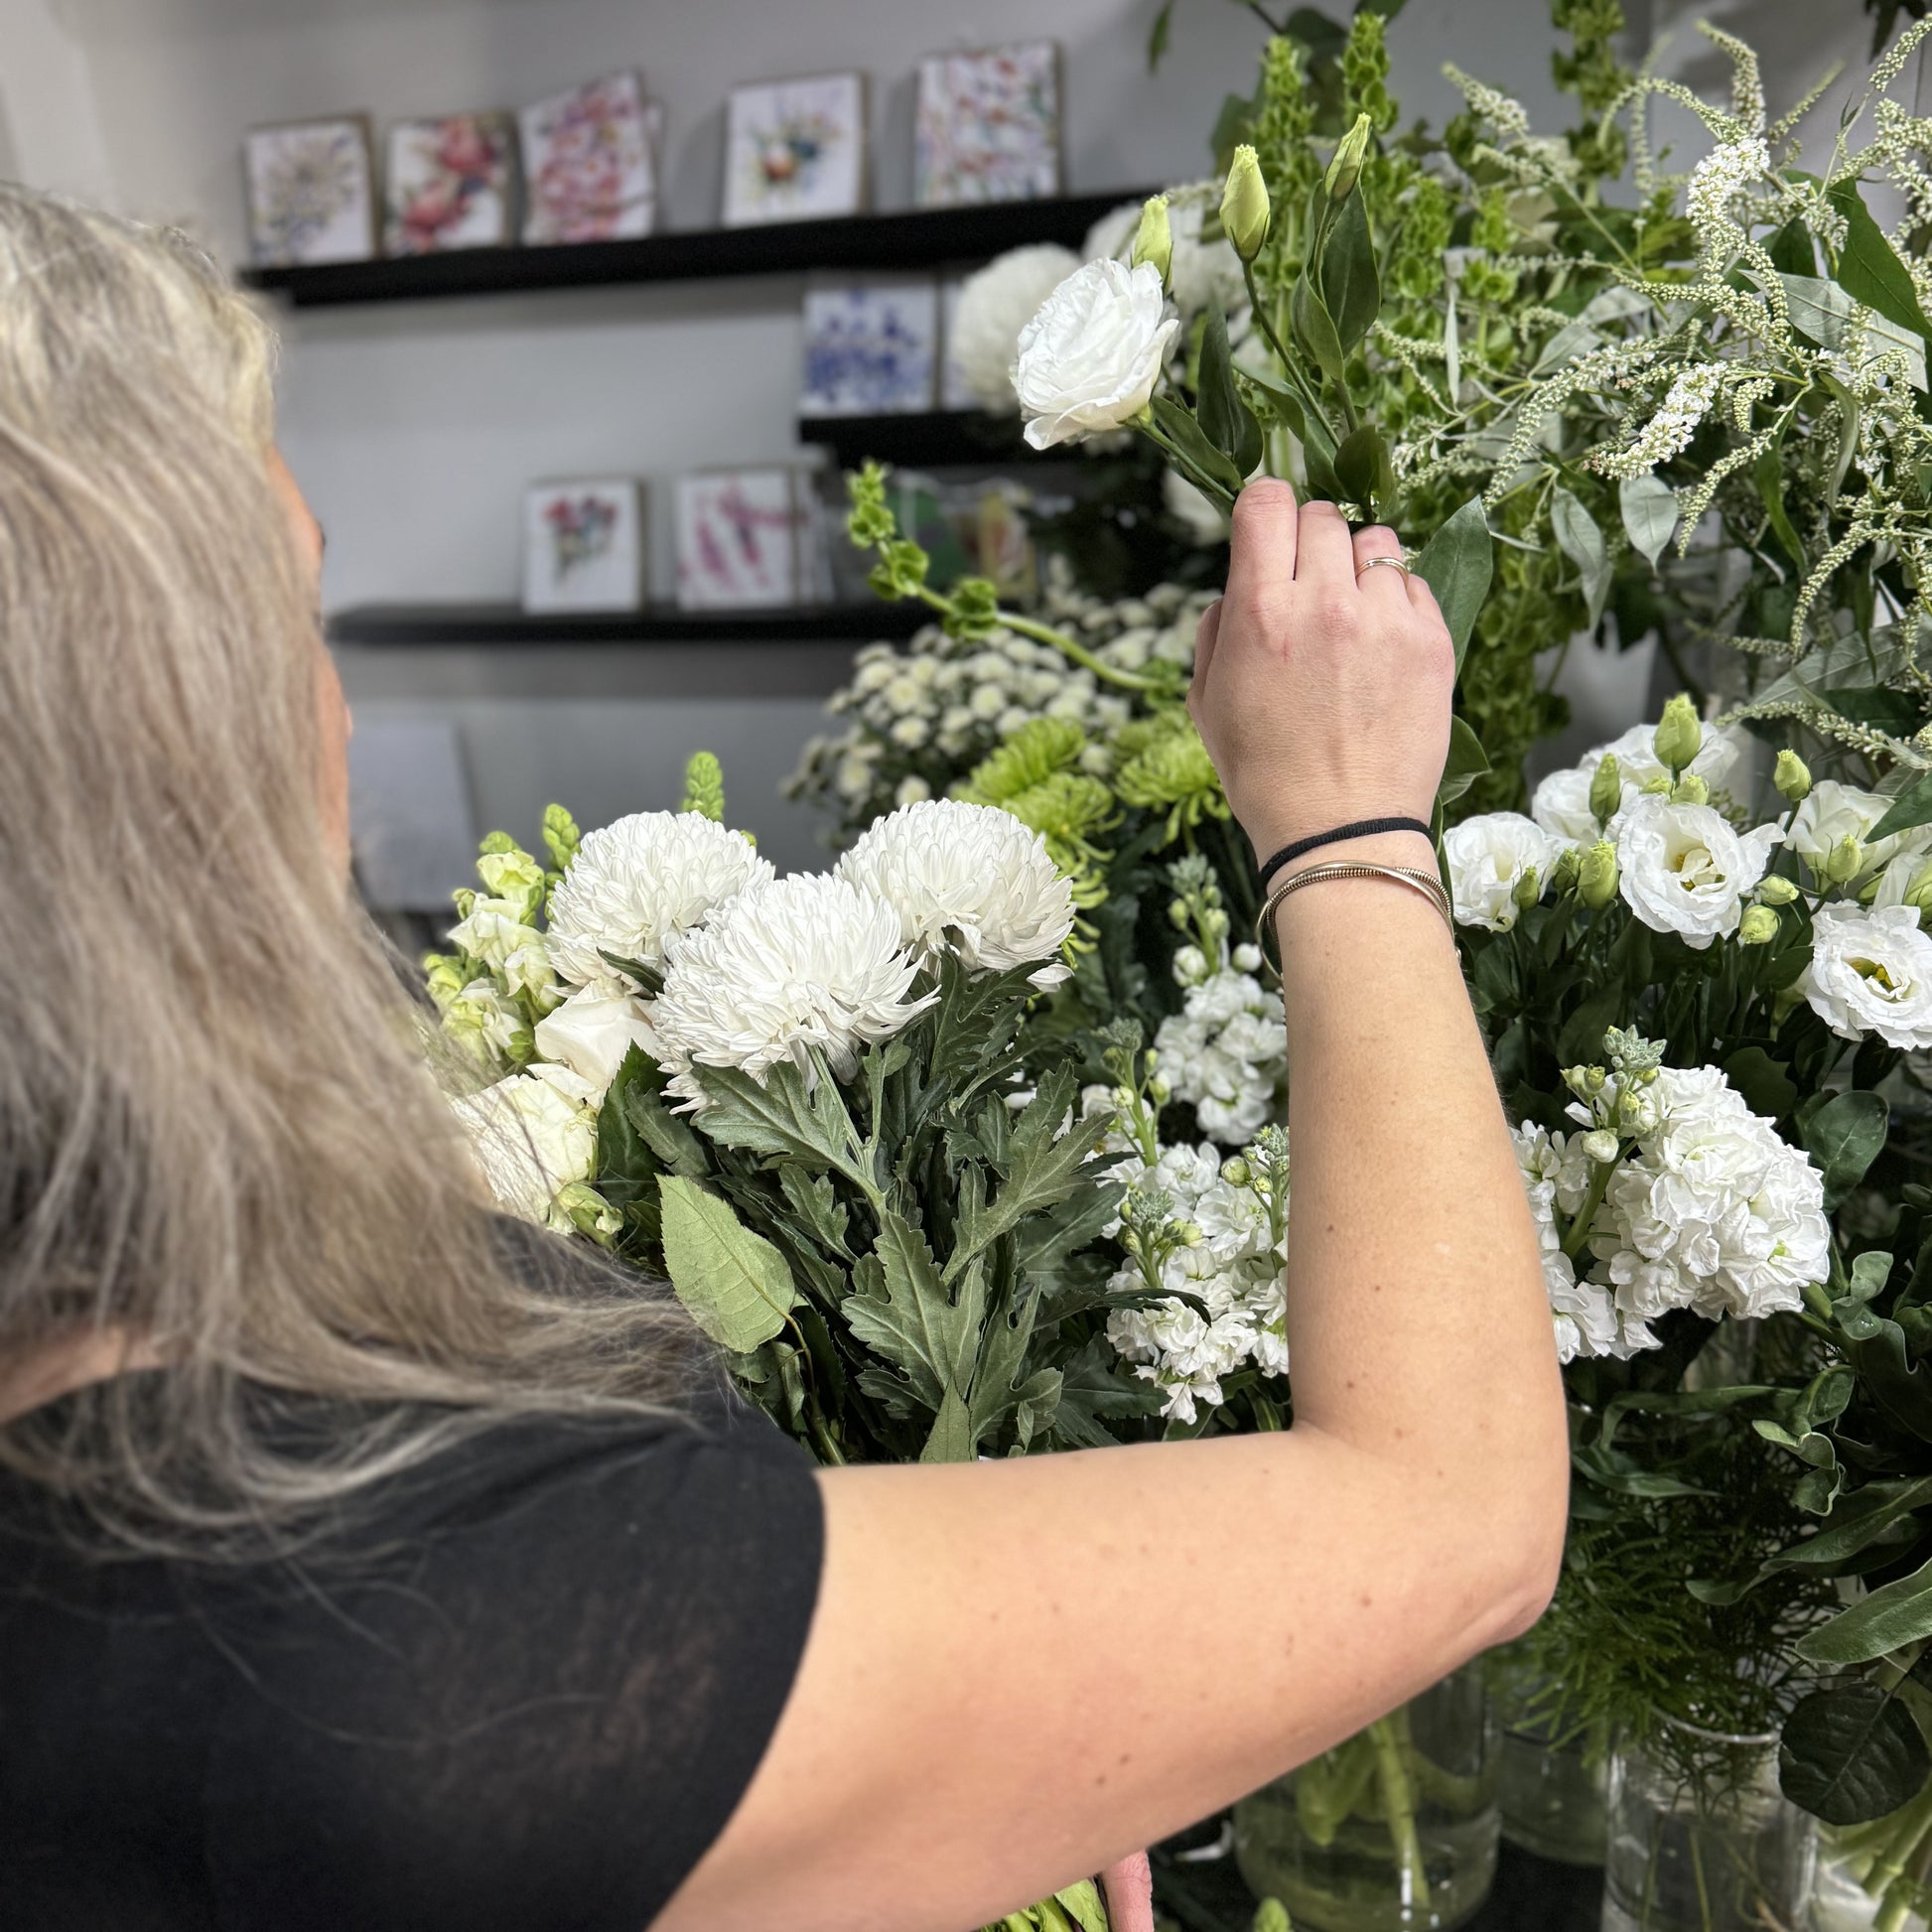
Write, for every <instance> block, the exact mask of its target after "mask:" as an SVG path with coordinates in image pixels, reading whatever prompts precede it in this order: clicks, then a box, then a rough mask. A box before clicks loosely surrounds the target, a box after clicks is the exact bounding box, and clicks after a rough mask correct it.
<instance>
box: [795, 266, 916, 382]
mask: <svg viewBox="0 0 1932 1932" xmlns="http://www.w3.org/2000/svg"><path fill="white" fill-rule="evenodd" d="M938 361H939V291H938V289H937V287H936V286H935V285H934V284H933V283H931V282H929V281H912V280H905V279H898V280H878V281H869V282H858V283H852V284H848V285H845V286H840V287H827V288H814V289H809V290H807V292H806V295H805V353H804V374H803V381H802V384H801V392H800V395H799V398H798V413H799V415H801V416H890V415H898V414H903V413H906V412H908V411H918V410H925V409H930V408H931V407H932V399H933V395H934V392H935V387H936V383H937V370H938Z"/></svg>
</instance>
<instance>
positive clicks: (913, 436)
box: [798, 409, 1070, 470]
mask: <svg viewBox="0 0 1932 1932" xmlns="http://www.w3.org/2000/svg"><path fill="white" fill-rule="evenodd" d="M798 440H799V442H801V443H817V444H821V445H822V446H823V447H825V448H826V449H829V450H830V451H831V452H832V461H833V462H834V463H835V464H836V465H837V466H838V467H839V468H840V469H841V470H856V469H858V467H859V466H860V464H862V463H864V462H865V461H866V460H867V458H869V457H870V458H873V459H875V460H876V461H878V462H880V463H903V464H907V465H915V466H918V467H920V468H930V467H932V466H934V465H937V464H969V463H987V464H1000V465H1006V464H1010V463H1037V462H1039V461H1040V460H1041V458H1042V457H1050V456H1054V455H1057V456H1059V457H1060V458H1061V459H1062V460H1064V459H1065V458H1066V457H1067V456H1068V455H1069V454H1070V453H1069V452H1068V451H1065V450H1060V451H1041V450H1035V449H1034V448H1033V447H1032V445H1031V444H1029V443H1028V442H1027V440H1026V438H1025V437H1023V436H1022V435H1021V434H1020V418H1019V417H1018V416H989V415H988V414H987V413H986V412H985V411H984V410H981V409H935V410H929V411H926V412H924V413H923V414H914V413H910V412H908V413H905V414H901V415H897V416H801V417H799V419H798Z"/></svg>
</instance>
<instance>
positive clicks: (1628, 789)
mask: <svg viewBox="0 0 1932 1932" xmlns="http://www.w3.org/2000/svg"><path fill="white" fill-rule="evenodd" d="M1656 740H1657V727H1656V726H1655V725H1632V726H1631V727H1630V729H1629V730H1628V731H1627V732H1625V733H1623V734H1622V736H1621V737H1619V738H1613V739H1611V740H1610V742H1609V743H1608V744H1607V745H1599V746H1597V748H1596V749H1595V750H1594V751H1593V752H1591V753H1590V754H1589V755H1588V757H1587V758H1585V759H1581V760H1579V762H1578V766H1577V768H1578V769H1579V770H1580V771H1582V772H1585V773H1586V774H1587V776H1594V775H1595V771H1596V767H1597V765H1598V764H1600V763H1601V762H1602V760H1603V755H1604V753H1606V752H1610V753H1614V754H1615V757H1616V766H1617V770H1618V771H1619V772H1621V774H1622V776H1623V803H1624V804H1625V805H1626V806H1628V805H1630V804H1632V803H1634V802H1635V800H1636V798H1637V796H1638V794H1639V793H1641V792H1642V791H1643V788H1644V787H1645V786H1646V785H1651V784H1656V783H1658V782H1659V781H1660V780H1668V779H1669V777H1670V773H1669V771H1667V770H1666V769H1665V768H1664V766H1663V764H1662V763H1661V762H1660V761H1659V759H1658V757H1657V744H1656ZM1750 749H1751V745H1750V740H1749V739H1748V738H1747V737H1746V736H1745V735H1744V733H1743V732H1741V731H1739V730H1738V729H1737V728H1736V727H1734V726H1730V725H1724V726H1717V725H1706V726H1705V728H1704V739H1703V742H1702V743H1701V744H1700V745H1699V746H1698V753H1697V757H1696V758H1694V759H1692V760H1691V761H1690V763H1689V764H1688V765H1686V766H1685V770H1686V771H1688V772H1691V773H1694V774H1695V775H1696V776H1698V777H1700V778H1702V779H1703V780H1704V782H1705V783H1706V784H1708V785H1709V786H1710V787H1711V789H1712V790H1713V791H1714V792H1719V791H1725V790H1728V789H1729V787H1730V780H1731V778H1732V777H1733V776H1734V775H1735V773H1736V770H1737V767H1738V765H1739V763H1740V762H1742V760H1743V759H1745V758H1746V756H1747V755H1748V754H1749V752H1750Z"/></svg>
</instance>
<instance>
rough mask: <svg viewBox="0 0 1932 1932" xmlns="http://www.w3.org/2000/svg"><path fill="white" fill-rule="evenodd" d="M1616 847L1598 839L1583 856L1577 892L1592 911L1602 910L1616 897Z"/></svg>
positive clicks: (1606, 840) (1607, 841) (1579, 869)
mask: <svg viewBox="0 0 1932 1932" xmlns="http://www.w3.org/2000/svg"><path fill="white" fill-rule="evenodd" d="M1616 888H1617V869H1616V847H1615V846H1613V845H1612V844H1611V843H1610V842H1609V840H1608V839H1598V840H1597V841H1596V843H1595V844H1594V845H1593V846H1591V847H1590V849H1589V850H1588V851H1587V852H1586V853H1585V854H1584V856H1583V861H1582V864H1581V865H1580V867H1579V868H1578V873H1577V892H1578V896H1579V897H1581V898H1582V899H1583V901H1584V903H1585V904H1586V905H1587V906H1588V907H1589V909H1590V910H1591V911H1592V912H1597V911H1601V910H1602V908H1603V907H1604V906H1606V905H1607V904H1609V902H1610V900H1611V899H1613V898H1615V897H1616Z"/></svg>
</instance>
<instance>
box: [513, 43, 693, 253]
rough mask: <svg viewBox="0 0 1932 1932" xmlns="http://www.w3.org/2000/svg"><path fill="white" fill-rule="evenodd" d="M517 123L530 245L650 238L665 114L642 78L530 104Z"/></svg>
mask: <svg viewBox="0 0 1932 1932" xmlns="http://www.w3.org/2000/svg"><path fill="white" fill-rule="evenodd" d="M516 119H517V129H518V132H519V133H520V134H521V136H522V149H523V187H524V197H525V199H524V207H523V239H524V241H525V242H527V243H529V244H530V245H532V246H535V247H542V246H545V245H548V244H550V243H553V242H568V241H618V240H622V239H627V238H629V237H630V236H633V235H646V234H649V233H650V231H651V227H652V225H653V223H654V222H655V220H656V214H657V126H658V120H659V111H658V108H657V106H656V104H655V103H654V102H652V101H648V100H646V99H645V98H644V82H643V76H642V75H641V74H639V73H636V72H630V71H626V72H623V73H613V74H607V75H605V77H604V78H603V79H601V80H592V81H589V82H587V83H586V84H585V85H584V86H581V87H573V88H571V89H570V91H569V92H568V93H561V94H553V95H551V96H550V98H549V99H548V100H540V101H538V102H537V103H536V105H535V106H534V107H525V108H523V109H522V110H521V111H520V112H519V113H518V115H517V117H516Z"/></svg>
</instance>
